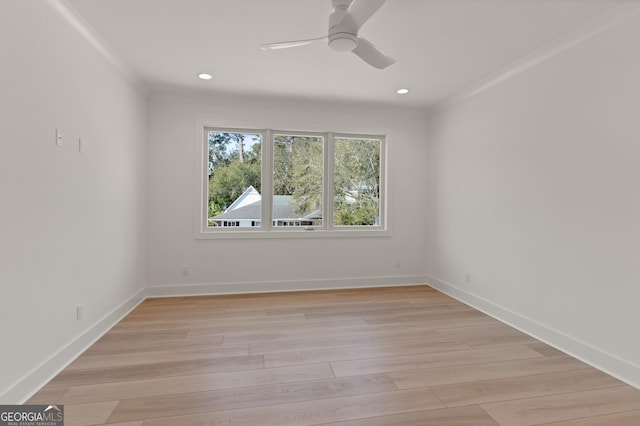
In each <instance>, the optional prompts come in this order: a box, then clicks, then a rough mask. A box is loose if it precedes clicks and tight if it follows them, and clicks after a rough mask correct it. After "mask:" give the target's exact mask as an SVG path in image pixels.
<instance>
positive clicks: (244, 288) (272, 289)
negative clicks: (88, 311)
mask: <svg viewBox="0 0 640 426" xmlns="http://www.w3.org/2000/svg"><path fill="white" fill-rule="evenodd" d="M424 283H425V277H424V276H417V275H400V276H391V277H362V278H344V279H327V280H291V281H259V282H234V283H216V284H214V283H210V284H180V285H167V286H150V287H147V297H173V296H207V295H216V294H244V293H276V292H284V291H311V290H335V289H347V288H366V287H392V286H407V285H424Z"/></svg>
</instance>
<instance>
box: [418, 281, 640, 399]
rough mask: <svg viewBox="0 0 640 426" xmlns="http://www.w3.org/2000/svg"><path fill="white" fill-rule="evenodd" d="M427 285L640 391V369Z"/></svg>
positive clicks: (446, 287)
mask: <svg viewBox="0 0 640 426" xmlns="http://www.w3.org/2000/svg"><path fill="white" fill-rule="evenodd" d="M426 282H427V285H429V286H430V287H433V288H434V289H436V290H439V291H441V292H443V293H445V294H447V295H449V296H451V297H453V298H455V299H457V300H459V301H461V302H463V303H465V304H467V305H469V306H472V307H473V308H475V309H477V310H479V311H482V312H484V313H485V314H487V315H490V316H492V317H494V318H496V319H497V320H499V321H502V322H504V323H506V324H508V325H510V326H511V327H514V328H516V329H518V330H520V331H522V332H524V333H526V334H528V335H530V336H532V337H534V338H536V339H538V340H540V341H542V342H544V343H547V344H549V345H551V346H553V347H555V348H557V349H559V350H561V351H563V352H565V353H567V354H569V355H571V356H572V357H574V358H576V359H579V360H580V361H582V362H585V363H587V364H589V365H591V366H592V367H594V368H597V369H598V370H601V371H603V372H605V373H607V374H609V375H611V376H613V377H615V378H617V379H618V380H621V381H623V382H625V383H627V384H629V385H631V386H633V387H635V388H638V389H640V366H638V365H635V364H634V363H632V362H630V361H627V360H624V359H621V358H619V357H617V356H616V355H613V354H611V353H609V352H607V351H605V350H603V349H600V348H597V347H595V346H593V345H590V344H589V343H586V342H583V341H581V340H579V339H576V338H574V337H572V336H569V335H567V334H565V333H563V332H562V331H560V330H557V329H554V328H550V327H548V326H546V325H543V324H540V323H539V322H537V321H535V320H533V319H531V318H527V317H524V316H522V315H520V314H518V313H516V312H513V311H511V310H510V309H507V308H505V307H503V306H500V305H498V304H496V303H493V302H491V301H489V300H487V299H484V298H482V297H479V296H476V295H474V294H472V293H470V292H468V291H466V290H463V289H461V288H459V287H457V286H455V285H453V284H449V283H447V282H445V281H442V280H439V279H437V278H434V277H431V276H427V279H426Z"/></svg>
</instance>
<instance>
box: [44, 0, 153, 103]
mask: <svg viewBox="0 0 640 426" xmlns="http://www.w3.org/2000/svg"><path fill="white" fill-rule="evenodd" d="M45 3H47V4H48V5H49V6H50V7H51V8H52V9H53V10H55V11H56V12H57V13H58V14H59V15H60V16H61V17H62V18H63V19H64V20H65V21H66V22H67V23H68V24H69V25H70V26H71V27H72V28H73V29H74V30H76V31H77V32H78V34H80V36H82V38H84V39H85V40H86V41H87V42H89V44H90V45H91V46H92V47H93V48H94V49H95V50H96V51H97V52H98V53H99V54H100V55H102V56H103V57H104V58H105V59H106V60H107V62H109V63H110V64H111V65H112V66H113V67H114V68H115V69H116V70H117V71H118V73H119V74H120V75H121V76H122V77H123V78H124V79H125V80H126V81H127V82H128V83H129V84H130V85H131V86H133V88H134V89H136V90H137V91H139V92H140V93H141V94H142V95H143V96H144V97H148V94H149V88H148V87H147V85H146V84H145V83H144V81H143V80H142V78H141V77H140V76H139V75H138V73H137V72H136V71H134V69H133V68H131V66H130V65H129V64H128V63H127V62H126V61H125V60H124V59H122V57H120V56H119V55H118V54H117V53H116V51H115V50H114V49H113V48H112V47H111V46H110V45H109V43H107V42H106V41H105V40H104V39H103V38H102V36H101V35H100V34H99V33H98V32H97V31H96V30H95V29H94V28H93V27H92V26H91V25H90V24H89V23H88V22H87V21H86V20H85V19H84V18H83V17H82V16H81V15H80V14H79V13H78V11H76V10H75V9H74V8H73V6H71V5H70V4H69V3H68V2H67V1H66V0H45Z"/></svg>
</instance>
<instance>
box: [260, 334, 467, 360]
mask: <svg viewBox="0 0 640 426" xmlns="http://www.w3.org/2000/svg"><path fill="white" fill-rule="evenodd" d="M462 349H470V347H469V346H468V345H466V344H465V343H462V342H459V341H456V340H449V339H445V338H433V339H429V338H426V339H421V340H418V341H414V340H400V341H395V342H389V343H375V344H362V345H358V346H346V347H338V348H323V349H314V350H306V351H289V352H279V353H269V354H265V355H264V365H265V367H278V366H283V365H297V364H313V363H317V362H331V361H346V360H356V359H367V358H372V357H373V358H378V357H390V356H399V355H408V354H426V353H433V352H448V351H455V350H462Z"/></svg>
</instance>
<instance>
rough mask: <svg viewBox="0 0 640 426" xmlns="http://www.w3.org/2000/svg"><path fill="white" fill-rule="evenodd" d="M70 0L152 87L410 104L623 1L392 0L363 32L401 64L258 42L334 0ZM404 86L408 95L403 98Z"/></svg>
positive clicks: (303, 22) (297, 25) (314, 18)
mask: <svg viewBox="0 0 640 426" xmlns="http://www.w3.org/2000/svg"><path fill="white" fill-rule="evenodd" d="M67 1H68V2H69V4H71V5H72V6H73V8H75V9H76V11H77V12H78V13H79V14H80V15H81V16H82V17H83V18H84V19H85V20H86V21H87V22H88V24H89V25H90V26H91V27H93V29H95V30H96V31H97V32H98V33H99V34H100V35H101V36H102V38H103V39H104V40H105V41H106V42H107V44H109V45H110V46H111V47H112V48H113V49H114V50H115V52H116V53H117V54H118V55H119V56H120V57H121V58H122V59H124V60H125V61H126V62H127V63H128V64H129V65H130V66H131V67H132V68H133V69H134V70H135V71H136V72H137V73H138V74H139V76H140V77H141V78H142V79H143V80H144V81H145V82H146V83H147V85H148V86H149V87H150V88H151V89H152V90H171V91H176V90H180V91H182V90H185V91H202V92H210V93H220V94H224V95H235V94H237V95H242V96H259V97H265V96H268V97H271V96H275V97H282V98H301V99H315V100H327V101H351V102H366V103H371V104H384V105H393V106H405V107H412V108H413V107H415V108H427V107H430V106H433V105H434V104H436V103H438V102H440V101H442V100H444V99H446V98H447V97H449V96H452V95H453V94H455V93H456V92H457V91H460V90H461V89H464V88H466V87H469V86H471V85H473V84H474V83H475V82H478V81H480V80H482V79H483V78H484V77H486V76H488V75H490V74H491V73H493V72H495V71H497V70H499V69H502V68H504V67H506V66H508V65H509V64H511V63H513V62H514V61H517V60H518V59H519V58H521V57H523V56H524V55H526V54H528V53H530V52H532V51H534V50H536V49H539V48H541V47H543V46H544V45H546V44H547V43H550V42H552V41H553V40H554V39H557V38H558V37H561V36H563V35H565V34H566V33H568V32H570V31H572V30H574V29H575V28H577V27H579V26H581V25H585V24H588V23H589V22H591V21H593V20H595V19H597V18H598V17H599V16H600V15H602V14H603V13H605V12H607V11H608V10H609V9H611V8H613V7H615V6H616V4H618V3H620V0H387V2H386V3H385V4H384V5H383V6H382V8H381V9H380V10H379V11H378V13H376V14H375V15H374V16H373V17H372V18H371V19H370V20H369V21H368V22H367V23H366V24H365V25H364V27H363V28H362V29H361V31H360V34H361V35H362V36H364V37H366V38H368V39H369V40H370V41H372V42H374V43H375V44H376V45H378V46H379V47H380V48H381V49H382V50H384V51H385V52H387V53H388V54H390V55H391V56H393V57H394V58H395V59H396V60H397V63H396V64H394V65H392V66H391V67H389V68H387V69H385V70H378V69H375V68H372V67H370V66H368V65H367V64H365V63H364V62H362V61H361V60H360V59H359V58H357V57H356V56H355V55H353V54H350V53H335V52H333V51H331V50H330V49H329V48H328V47H327V46H326V44H324V43H319V44H314V45H308V46H304V47H298V48H294V49H286V50H277V51H263V50H261V49H259V47H258V46H259V45H260V44H263V43H271V42H277V41H284V40H292V39H300V38H312V37H321V36H324V35H326V32H327V23H328V15H329V12H330V0H224V1H223V0H67ZM363 1H366V0H363ZM200 72H208V73H211V74H213V79H212V80H210V81H202V80H199V79H197V78H196V74H198V73H200ZM401 87H406V88H408V89H410V90H411V92H410V93H409V94H408V95H404V96H399V95H397V94H396V93H395V91H396V89H399V88H401Z"/></svg>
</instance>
